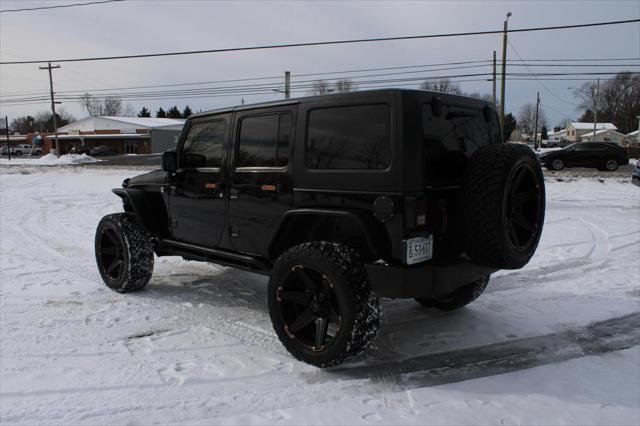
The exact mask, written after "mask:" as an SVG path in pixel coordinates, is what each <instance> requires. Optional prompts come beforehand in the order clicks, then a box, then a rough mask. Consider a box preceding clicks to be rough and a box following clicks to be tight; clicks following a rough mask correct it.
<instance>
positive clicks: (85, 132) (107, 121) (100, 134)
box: [43, 116, 184, 154]
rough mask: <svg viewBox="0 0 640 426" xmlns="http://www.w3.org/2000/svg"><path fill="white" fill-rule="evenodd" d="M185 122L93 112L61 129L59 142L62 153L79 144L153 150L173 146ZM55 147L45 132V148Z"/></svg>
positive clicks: (124, 151) (130, 151)
mask: <svg viewBox="0 0 640 426" xmlns="http://www.w3.org/2000/svg"><path fill="white" fill-rule="evenodd" d="M183 126H184V120H180V119H173V118H151V117H111V116H91V117H86V118H83V119H81V120H78V121H75V122H73V123H69V124H67V125H66V126H62V127H61V128H60V129H58V143H59V145H60V154H66V153H68V152H69V151H70V150H71V148H72V147H73V146H76V145H86V146H88V147H90V148H94V147H97V146H101V145H104V146H108V147H110V148H113V149H114V150H115V151H116V152H117V153H118V154H152V153H158V152H162V151H164V150H166V149H168V148H170V147H171V145H172V142H173V141H177V139H178V135H180V132H181V131H182V127H183ZM168 141H169V142H168ZM54 148H55V141H54V137H53V135H48V136H46V137H45V139H44V146H43V152H44V153H45V154H46V153H48V152H49V151H51V150H53V149H54Z"/></svg>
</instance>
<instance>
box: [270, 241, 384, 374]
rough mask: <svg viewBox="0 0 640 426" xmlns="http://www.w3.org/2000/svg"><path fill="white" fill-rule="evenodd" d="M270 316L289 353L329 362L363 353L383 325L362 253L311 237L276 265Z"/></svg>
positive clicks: (322, 364)
mask: <svg viewBox="0 0 640 426" xmlns="http://www.w3.org/2000/svg"><path fill="white" fill-rule="evenodd" d="M267 299H268V303H269V316H270V317H271V323H272V324H273V329H274V331H275V332H276V334H277V335H278V339H280V342H281V343H282V344H283V346H284V347H285V348H286V349H287V350H288V351H289V353H290V354H291V355H293V356H294V357H296V358H297V359H298V360H300V361H303V362H306V363H308V364H311V365H315V366H316V367H322V368H324V367H331V366H334V365H338V364H340V363H342V362H344V361H345V360H347V359H349V358H352V357H354V356H357V355H359V354H361V353H362V352H363V351H364V350H365V349H366V348H367V347H368V346H369V345H370V344H371V342H373V340H374V339H375V338H376V336H377V335H378V330H379V329H380V326H381V325H382V307H381V305H380V300H379V299H378V297H377V296H376V295H375V294H374V293H373V292H372V291H371V287H370V286H369V279H368V277H367V273H366V270H365V268H364V265H363V263H362V260H361V259H360V256H359V255H358V254H357V253H356V252H355V251H354V250H353V249H352V248H350V247H348V246H346V245H344V244H340V243H336V242H330V241H312V242H308V243H303V244H300V245H297V246H294V247H291V248H290V249H288V250H287V251H285V252H284V253H282V254H281V255H280V256H279V257H278V259H277V260H276V262H275V263H274V265H273V269H272V271H271V278H270V279H269V287H268V290H267Z"/></svg>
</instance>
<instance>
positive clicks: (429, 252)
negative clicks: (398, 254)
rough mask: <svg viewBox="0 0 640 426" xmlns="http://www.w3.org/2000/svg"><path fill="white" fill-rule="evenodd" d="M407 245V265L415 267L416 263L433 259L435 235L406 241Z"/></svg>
mask: <svg viewBox="0 0 640 426" xmlns="http://www.w3.org/2000/svg"><path fill="white" fill-rule="evenodd" d="M404 244H405V263H406V264H407V265H413V264H414V263H418V262H424V261H425V260H429V259H431V258H432V257H433V235H429V236H427V237H416V238H410V239H408V240H404Z"/></svg>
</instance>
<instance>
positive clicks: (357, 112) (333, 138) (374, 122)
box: [306, 105, 391, 170]
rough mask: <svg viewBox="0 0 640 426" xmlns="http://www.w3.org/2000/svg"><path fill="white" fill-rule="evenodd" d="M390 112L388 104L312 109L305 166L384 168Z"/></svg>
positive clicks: (387, 155)
mask: <svg viewBox="0 0 640 426" xmlns="http://www.w3.org/2000/svg"><path fill="white" fill-rule="evenodd" d="M389 116H390V114H389V107H388V106H387V105H360V106H348V107H336V108H318V109H314V110H311V112H310V113H309V119H308V123H307V146H306V148H307V150H306V151H307V152H306V162H307V167H308V168H310V169H347V170H348V169H351V170H354V169H370V170H381V169H386V168H387V167H389V163H390V159H391V142H390V121H389V120H390V119H389Z"/></svg>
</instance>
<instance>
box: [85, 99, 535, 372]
mask: <svg viewBox="0 0 640 426" xmlns="http://www.w3.org/2000/svg"><path fill="white" fill-rule="evenodd" d="M113 192H114V193H115V194H116V195H117V196H119V197H120V198H122V201H123V208H124V212H123V213H115V214H110V215H107V216H105V217H104V218H102V220H101V221H100V223H99V224H98V227H97V229H96V234H95V256H96V263H97V267H98V271H99V272H100V275H101V277H102V279H103V281H104V283H105V284H106V285H107V286H108V287H109V288H111V289H113V290H115V291H118V292H120V293H126V292H130V291H136V290H141V289H142V288H143V287H145V286H146V285H147V283H148V282H149V279H150V278H151V274H152V272H153V263H154V252H155V254H157V255H158V256H182V257H183V258H185V259H188V260H198V261H205V262H214V263H219V264H223V265H227V266H232V267H236V268H240V269H245V270H248V271H253V272H256V273H261V274H265V275H269V276H270V279H269V284H268V288H267V299H268V300H267V302H268V309H269V315H270V317H271V322H272V324H273V328H274V330H275V333H276V334H277V336H278V338H279V339H280V341H281V342H282V344H283V345H284V347H285V348H286V349H287V350H288V351H289V352H290V353H291V354H292V355H293V356H295V357H296V358H298V359H299V360H302V361H304V362H307V363H310V364H312V365H315V366H318V367H329V366H332V365H336V364H339V363H341V362H343V361H344V360H346V359H348V358H350V357H353V356H355V355H358V354H360V353H361V352H362V351H364V350H365V348H367V346H369V344H370V343H371V342H372V341H373V340H374V339H375V337H376V336H377V334H378V330H379V328H380V326H381V324H382V306H381V304H380V297H393V298H415V300H416V301H417V302H418V303H420V304H421V305H423V306H425V307H429V308H435V309H440V310H443V311H450V310H454V309H459V308H462V307H463V306H465V305H467V304H469V303H471V302H472V301H474V300H475V299H477V298H478V297H479V296H480V294H481V293H482V292H483V290H484V289H485V287H486V286H487V284H488V283H489V278H490V275H491V274H492V273H494V272H495V271H497V270H499V269H518V268H521V267H523V266H524V265H526V264H527V262H529V259H530V258H531V256H532V255H533V254H534V252H535V250H536V247H537V245H538V241H539V239H540V235H541V232H542V226H543V223H544V211H545V189H544V179H543V175H542V170H541V168H540V164H539V162H538V159H537V157H536V156H535V154H534V153H533V151H532V150H531V149H530V148H529V147H527V146H525V145H523V144H505V143H503V142H502V136H501V132H500V125H499V123H498V117H497V114H496V111H495V109H494V107H493V105H492V104H491V103H487V102H483V101H481V100H479V99H473V98H465V97H461V96H454V95H448V94H444V93H439V92H428V91H422V90H400V89H391V90H389V89H387V90H373V91H362V92H353V93H348V94H336V95H327V96H318V97H309V98H302V99H298V100H287V101H279V102H270V103H264V104H255V105H245V106H242V107H230V108H226V109H221V110H216V111H213V112H204V113H199V114H194V115H192V116H190V117H189V119H188V120H187V122H186V123H185V130H184V131H183V133H182V135H181V137H180V140H179V141H178V144H177V148H176V151H175V152H171V151H167V152H165V153H164V154H163V156H162V170H156V171H153V172H149V173H146V174H142V175H139V176H136V177H133V178H129V179H125V180H124V182H123V185H122V188H116V189H114V190H113Z"/></svg>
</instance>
